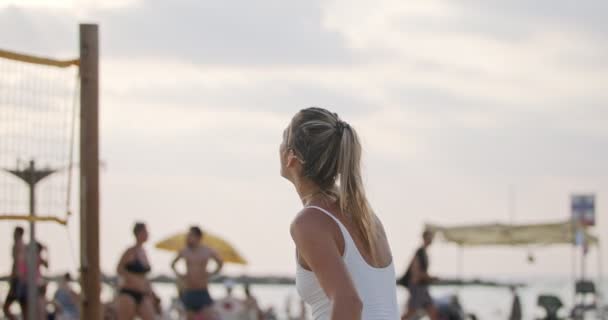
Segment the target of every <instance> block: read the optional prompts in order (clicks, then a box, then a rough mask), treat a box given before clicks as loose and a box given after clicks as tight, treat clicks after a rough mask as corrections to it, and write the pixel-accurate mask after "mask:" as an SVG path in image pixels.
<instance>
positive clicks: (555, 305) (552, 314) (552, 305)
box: [536, 294, 564, 320]
mask: <svg viewBox="0 0 608 320" xmlns="http://www.w3.org/2000/svg"><path fill="white" fill-rule="evenodd" d="M536 304H537V305H538V306H539V307H541V308H543V309H544V310H545V312H546V314H545V317H544V318H541V319H539V320H561V319H562V318H559V317H558V315H557V313H558V312H559V310H561V308H562V307H563V306H564V304H563V303H562V300H561V299H560V298H558V297H557V296H554V295H549V294H541V295H539V296H538V300H537V302H536Z"/></svg>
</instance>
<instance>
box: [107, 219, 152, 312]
mask: <svg viewBox="0 0 608 320" xmlns="http://www.w3.org/2000/svg"><path fill="white" fill-rule="evenodd" d="M133 235H134V236H135V245H134V246H132V247H130V248H128V249H127V250H126V251H125V252H124V253H123V254H122V256H121V257H120V261H119V262H118V266H117V267H116V272H117V273H118V276H119V277H120V280H121V287H120V291H119V295H118V297H117V313H118V320H132V319H135V318H136V317H137V316H138V317H140V318H141V319H142V320H152V319H154V317H155V313H156V311H155V308H154V297H155V294H154V292H153V291H152V286H151V284H150V281H149V280H148V278H147V274H148V273H149V272H150V270H151V268H150V262H149V260H148V257H147V255H146V250H145V249H144V243H146V241H148V229H147V228H146V225H145V224H143V223H141V222H138V223H135V226H134V227H133Z"/></svg>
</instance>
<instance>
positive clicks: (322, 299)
mask: <svg viewBox="0 0 608 320" xmlns="http://www.w3.org/2000/svg"><path fill="white" fill-rule="evenodd" d="M307 208H314V209H317V210H319V211H321V212H323V213H325V214H326V215H328V216H330V217H331V218H332V219H333V220H334V221H335V222H336V223H337V224H338V226H339V227H340V230H341V232H342V237H343V238H344V254H343V256H342V259H343V260H344V264H345V265H346V269H347V270H348V272H349V273H350V277H351V279H352V280H353V282H354V284H355V288H356V289H357V293H358V294H359V298H360V299H361V301H362V302H363V313H362V316H361V319H362V320H398V319H399V309H398V307H397V286H396V280H395V279H396V278H395V267H394V265H393V262H391V264H390V265H388V266H386V267H384V268H375V267H372V266H370V265H369V264H368V263H367V262H366V261H365V259H364V258H363V256H361V253H360V252H359V250H358V249H357V246H356V244H355V242H354V240H353V238H352V237H351V236H350V234H349V233H348V230H347V229H346V227H345V226H344V225H343V224H342V223H341V222H340V220H338V219H336V217H334V216H333V215H332V214H331V213H329V212H328V211H327V210H325V209H323V208H319V207H316V206H310V207H307ZM296 264H297V272H296V287H297V289H298V293H299V294H300V297H302V300H304V302H306V303H307V304H308V305H309V306H310V307H311V309H312V318H313V319H314V320H329V319H330V318H331V312H332V303H331V301H330V300H329V298H328V297H327V295H325V292H324V291H323V289H322V288H321V286H320V285H319V282H318V280H317V278H316V276H315V274H314V273H313V272H311V271H308V270H306V269H304V268H303V267H302V266H301V265H300V263H299V262H298V261H297V257H296Z"/></svg>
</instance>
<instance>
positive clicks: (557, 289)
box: [0, 279, 608, 320]
mask: <svg viewBox="0 0 608 320" xmlns="http://www.w3.org/2000/svg"><path fill="white" fill-rule="evenodd" d="M526 283H527V284H528V285H527V286H526V287H523V288H520V289H518V293H519V295H520V299H521V302H522V308H523V315H524V317H523V319H535V318H537V317H539V316H542V314H543V313H542V311H541V309H539V308H538V307H537V306H536V298H537V297H538V295H539V294H543V293H550V294H554V295H557V296H558V297H560V298H561V299H562V301H563V302H564V304H565V305H566V308H567V309H569V307H570V306H572V301H573V293H572V292H573V286H572V284H571V283H570V282H569V281H567V280H563V279H550V280H536V281H527V282H526ZM154 289H155V291H156V292H157V294H158V295H159V296H160V297H161V299H162V301H163V307H164V308H165V309H168V308H169V306H170V305H171V301H172V299H175V297H176V288H175V286H173V285H170V284H155V285H154ZM601 289H603V292H607V291H606V290H608V283H607V282H604V284H603V285H602V286H601ZM7 290H8V287H7V284H6V283H0V297H1V298H0V299H1V300H2V301H3V300H4V297H5V295H6V291H7ZM251 290H252V293H253V294H254V296H255V297H256V298H257V300H258V302H259V304H260V306H261V307H262V308H263V309H267V308H270V307H272V308H274V310H275V312H276V313H277V315H278V316H279V318H280V319H288V318H287V312H288V310H290V311H291V314H292V316H296V315H297V314H299V312H300V301H299V298H298V295H297V292H296V290H295V287H293V286H284V285H254V286H252V287H251ZM48 291H49V292H50V293H53V292H54V286H53V285H52V284H51V285H49V290H48ZM210 293H211V295H212V296H213V297H214V298H216V299H219V298H221V297H223V296H224V295H225V289H224V287H223V286H222V285H211V287H210ZM454 294H456V295H458V298H459V300H460V303H461V304H462V306H463V307H464V309H465V311H466V312H467V313H474V314H475V315H476V316H477V318H478V319H482V320H502V319H505V320H506V319H507V318H508V315H509V310H510V307H511V302H512V299H513V296H512V294H511V292H510V290H509V289H507V288H493V287H483V286H466V287H456V286H445V287H433V288H431V295H432V296H433V297H435V298H437V297H441V296H446V295H454ZM112 295H113V291H112V289H111V288H110V287H108V286H104V287H103V290H102V300H105V301H108V300H109V299H111V298H112ZM234 295H235V296H237V297H242V296H244V293H243V290H242V288H240V287H239V286H236V287H235V289H234ZM397 298H398V302H399V304H400V307H401V308H403V305H404V303H405V301H406V299H407V292H406V290H404V289H403V288H401V287H399V289H398V292H397ZM604 302H607V301H606V300H605V299H604ZM564 315H565V314H564Z"/></svg>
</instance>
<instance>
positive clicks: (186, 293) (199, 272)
mask: <svg viewBox="0 0 608 320" xmlns="http://www.w3.org/2000/svg"><path fill="white" fill-rule="evenodd" d="M202 239H203V232H202V231H201V229H200V228H199V227H191V228H190V231H189V232H188V236H187V239H186V248H184V249H183V250H181V251H180V252H179V253H178V254H177V256H176V257H175V259H174V260H173V262H172V263H171V268H172V269H173V271H174V272H175V274H176V275H177V276H178V277H179V278H181V279H182V281H183V284H184V290H183V292H182V294H181V298H182V303H183V304H184V307H185V308H186V313H187V319H188V320H195V319H196V320H201V319H205V320H209V319H216V318H217V315H216V314H215V312H214V310H213V299H212V298H211V296H210V295H209V290H208V288H207V287H208V285H209V280H210V278H211V277H212V276H214V275H216V274H219V272H220V271H221V270H222V266H223V265H224V262H223V261H222V259H221V258H220V256H219V255H218V253H217V252H215V250H213V249H211V248H209V247H208V246H205V245H203V244H201V240H202ZM181 259H184V261H185V262H186V273H185V274H180V273H179V272H178V270H177V268H176V265H177V262H178V261H179V260H181ZM209 261H214V262H215V265H216V268H215V270H214V271H213V272H211V273H209V272H208V271H207V267H208V264H209Z"/></svg>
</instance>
